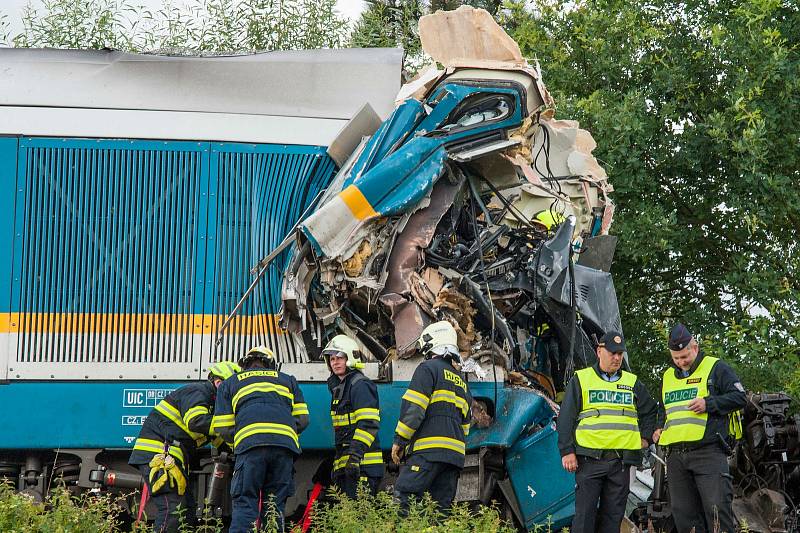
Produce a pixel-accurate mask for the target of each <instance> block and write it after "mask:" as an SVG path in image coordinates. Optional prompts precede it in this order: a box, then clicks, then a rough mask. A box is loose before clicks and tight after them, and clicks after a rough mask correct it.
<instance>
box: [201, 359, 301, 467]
mask: <svg viewBox="0 0 800 533" xmlns="http://www.w3.org/2000/svg"><path fill="white" fill-rule="evenodd" d="M306 426H308V406H307V405H306V403H305V400H304V399H303V393H302V392H301V391H300V387H299V386H298V384H297V380H296V379H295V378H294V376H290V375H288V374H284V373H283V372H279V371H277V370H267V369H266V368H263V367H257V368H249V369H247V370H243V371H242V372H239V373H238V374H234V375H233V376H231V377H230V378H228V379H226V380H225V381H224V382H223V383H222V384H221V385H220V386H219V390H218V391H217V402H216V406H215V408H214V420H213V422H212V424H211V428H212V430H213V431H216V432H218V433H219V434H220V435H222V437H223V438H225V440H226V441H227V442H229V443H230V442H233V451H234V453H237V454H240V453H243V452H246V451H247V450H249V449H251V448H254V447H256V446H280V447H284V448H287V449H289V450H291V451H292V452H294V453H295V454H300V442H299V435H300V433H301V432H302V431H303V430H304V429H305V428H306Z"/></svg>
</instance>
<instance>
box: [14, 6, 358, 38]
mask: <svg viewBox="0 0 800 533" xmlns="http://www.w3.org/2000/svg"><path fill="white" fill-rule="evenodd" d="M29 1H32V2H33V3H34V5H37V4H38V5H41V2H40V0H0V14H5V15H7V16H8V22H9V23H10V25H11V34H12V35H14V34H16V33H19V32H20V31H21V30H22V9H23V8H24V7H25V6H26V5H28V2H29ZM67 1H69V0H67ZM128 3H129V4H131V5H143V6H145V7H146V8H148V9H151V10H157V9H158V8H160V7H161V6H162V4H163V3H164V1H163V0H130V1H129V2H128ZM171 3H172V5H176V6H180V5H184V4H186V3H187V2H186V1H185V0H172V2H171ZM188 3H190V4H192V3H193V2H188ZM336 7H337V9H338V10H339V12H340V13H341V14H342V15H344V16H346V17H347V18H350V19H354V18H356V17H358V15H360V14H361V11H362V10H363V9H364V1H363V0H337V2H336Z"/></svg>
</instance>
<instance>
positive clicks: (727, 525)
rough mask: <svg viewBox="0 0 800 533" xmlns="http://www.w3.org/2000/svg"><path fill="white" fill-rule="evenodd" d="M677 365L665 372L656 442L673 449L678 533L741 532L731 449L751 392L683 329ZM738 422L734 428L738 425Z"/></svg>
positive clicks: (672, 346)
mask: <svg viewBox="0 0 800 533" xmlns="http://www.w3.org/2000/svg"><path fill="white" fill-rule="evenodd" d="M669 351H670V354H671V355H672V362H673V366H671V367H670V368H669V369H667V371H666V372H665V373H664V378H663V381H662V385H661V402H662V406H663V407H664V408H665V409H664V411H662V413H661V415H662V416H661V417H660V420H664V419H665V421H664V423H663V424H659V427H662V426H663V429H658V430H656V432H655V433H654V434H653V440H655V441H656V442H658V443H659V444H660V445H661V446H664V447H665V448H666V450H667V452H666V453H667V484H668V486H669V496H670V502H671V505H672V515H673V517H674V519H675V527H676V528H677V530H678V533H687V532H689V531H692V530H694V532H695V533H707V532H711V531H715V527H714V524H715V523H716V521H717V520H718V521H719V530H718V531H720V532H721V533H733V532H734V531H736V522H735V519H734V517H733V509H732V508H731V502H732V501H733V487H732V486H731V476H730V474H729V472H728V460H727V453H726V452H727V448H728V446H729V444H730V441H729V439H730V438H731V437H732V436H736V437H739V436H741V435H740V434H739V435H737V432H740V429H738V428H737V427H736V425H735V422H736V418H735V415H736V414H738V411H739V410H740V409H742V408H743V407H744V405H745V402H746V399H745V392H744V387H743V386H742V384H741V382H740V381H739V378H738V377H737V376H736V373H735V372H734V371H733V369H732V368H731V367H730V366H728V365H727V364H726V363H725V362H723V361H720V360H719V359H716V358H714V357H709V356H706V355H703V353H702V352H701V351H700V348H699V346H698V344H697V341H696V340H695V339H694V337H692V334H691V333H690V332H689V330H688V329H686V326H684V325H683V324H678V325H676V326H675V327H674V328H672V332H671V333H670V336H669ZM732 422H734V424H733V425H732Z"/></svg>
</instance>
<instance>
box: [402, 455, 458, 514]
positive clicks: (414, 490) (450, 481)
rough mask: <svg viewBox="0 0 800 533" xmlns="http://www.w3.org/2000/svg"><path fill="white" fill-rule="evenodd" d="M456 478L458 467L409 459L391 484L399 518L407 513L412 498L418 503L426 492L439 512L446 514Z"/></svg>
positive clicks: (420, 458)
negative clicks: (398, 503)
mask: <svg viewBox="0 0 800 533" xmlns="http://www.w3.org/2000/svg"><path fill="white" fill-rule="evenodd" d="M460 475H461V468H459V467H457V466H455V465H452V464H450V463H440V462H433V461H428V460H427V459H425V458H424V457H422V456H420V455H412V456H411V457H409V458H408V461H407V462H406V464H405V465H403V467H402V468H401V469H400V475H399V476H398V477H397V482H396V483H395V485H394V495H395V498H397V500H398V501H399V502H400V514H401V516H405V515H406V514H408V506H409V504H410V501H409V499H410V498H411V497H412V496H414V497H415V498H416V499H417V501H419V500H421V499H422V497H423V495H424V494H425V493H426V492H428V493H430V495H431V498H432V499H433V501H434V502H436V505H437V507H438V508H439V511H441V512H442V513H448V512H449V511H450V507H452V505H453V499H454V498H455V496H456V489H457V488H458V477H459V476H460Z"/></svg>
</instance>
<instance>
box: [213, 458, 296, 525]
mask: <svg viewBox="0 0 800 533" xmlns="http://www.w3.org/2000/svg"><path fill="white" fill-rule="evenodd" d="M294 459H295V456H294V453H292V452H291V451H290V450H289V449H287V448H284V447H282V446H257V447H255V448H250V449H249V450H247V451H245V452H243V453H241V454H238V455H236V464H235V465H234V469H233V479H232V480H231V497H232V498H233V516H232V517H231V527H230V529H229V530H228V533H253V529H254V527H255V525H256V524H257V525H258V527H259V528H263V529H265V530H274V529H276V528H277V530H278V531H279V532H282V531H283V528H284V517H283V514H284V508H285V507H286V499H287V498H288V497H289V496H291V495H292V493H293V492H294ZM260 530H261V529H259V531H260Z"/></svg>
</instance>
